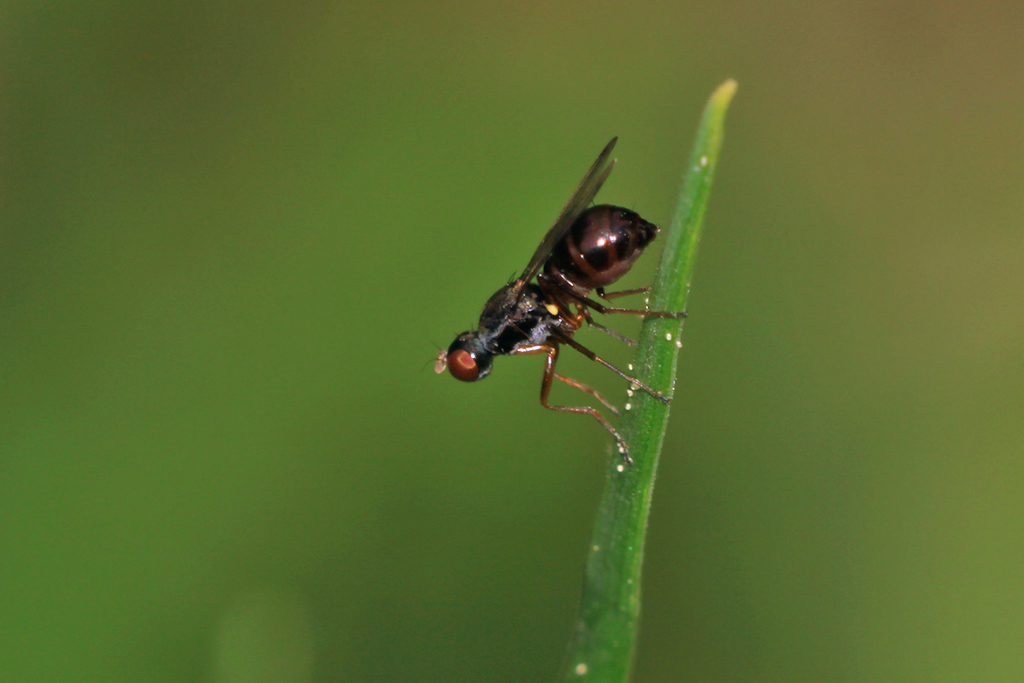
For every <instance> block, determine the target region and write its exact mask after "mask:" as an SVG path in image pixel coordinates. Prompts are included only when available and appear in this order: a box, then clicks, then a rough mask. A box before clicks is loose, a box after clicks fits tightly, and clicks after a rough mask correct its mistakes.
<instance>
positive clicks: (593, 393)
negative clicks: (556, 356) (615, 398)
mask: <svg viewBox="0 0 1024 683" xmlns="http://www.w3.org/2000/svg"><path fill="white" fill-rule="evenodd" d="M555 379H560V380H562V381H563V382H565V383H566V384H568V385H569V386H570V387H576V388H577V389H579V390H580V391H582V392H584V393H587V394H590V395H591V396H593V397H594V398H596V399H597V400H598V401H600V402H601V405H603V406H604V407H605V408H607V409H608V410H610V411H611V413H612V415H615V416H616V417H618V416H619V409H618V408H616V407H615V406H613V405H612V404H611V403H609V402H608V401H606V400H605V398H604V396H602V395H601V394H599V393H597V390H596V389H592V388H590V387H588V386H587V385H586V384H584V383H583V382H577V381H576V380H574V379H572V378H571V377H566V376H565V375H559V374H558V373H557V372H556V373H555Z"/></svg>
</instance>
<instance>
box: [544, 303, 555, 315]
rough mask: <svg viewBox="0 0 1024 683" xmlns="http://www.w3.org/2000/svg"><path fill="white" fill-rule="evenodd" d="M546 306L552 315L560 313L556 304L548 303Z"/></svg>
mask: <svg viewBox="0 0 1024 683" xmlns="http://www.w3.org/2000/svg"><path fill="white" fill-rule="evenodd" d="M545 308H547V309H548V313H550V314H551V315H558V306H556V305H554V304H547V305H545Z"/></svg>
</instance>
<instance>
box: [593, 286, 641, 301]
mask: <svg viewBox="0 0 1024 683" xmlns="http://www.w3.org/2000/svg"><path fill="white" fill-rule="evenodd" d="M651 289H652V288H651V287H637V288H636V289H624V290H622V291H621V292H606V291H604V287H598V288H597V289H595V290H594V291H595V292H597V295H598V296H599V297H601V298H602V299H604V300H605V301H610V300H611V299H618V298H619V297H620V296H630V295H631V294H646V293H647V292H649V291H651Z"/></svg>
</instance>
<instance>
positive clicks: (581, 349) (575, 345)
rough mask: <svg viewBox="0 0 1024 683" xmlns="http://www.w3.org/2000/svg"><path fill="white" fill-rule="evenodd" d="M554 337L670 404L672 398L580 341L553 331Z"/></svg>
mask: <svg viewBox="0 0 1024 683" xmlns="http://www.w3.org/2000/svg"><path fill="white" fill-rule="evenodd" d="M552 336H554V337H555V338H556V339H558V341H559V342H561V343H563V344H568V345H569V346H571V347H572V348H574V349H576V350H577V351H579V352H580V353H582V354H583V355H584V356H586V357H587V358H589V359H590V360H592V361H594V362H595V363H600V364H601V365H603V366H605V367H606V368H608V369H609V370H611V371H612V372H614V373H615V374H616V375H618V376H619V377H621V378H622V379H624V380H626V381H627V382H629V383H630V384H635V385H636V386H637V387H639V388H640V389H643V390H644V391H645V392H647V393H648V394H650V395H651V396H653V397H654V398H656V399H658V400H659V401H661V402H662V403H668V402H670V401H671V400H672V399H671V398H670V397H668V396H665V395H664V394H663V393H661V392H660V391H657V390H655V389H652V388H650V387H649V386H647V385H646V384H644V383H643V382H641V381H640V380H638V379H637V378H636V377H632V376H630V375H627V374H626V373H624V372H623V371H622V370H619V369H618V368H617V367H615V366H614V365H612V364H611V363H609V362H608V361H606V360H605V359H604V358H601V357H600V356H598V355H597V354H596V353H594V352H593V351H591V350H590V349H588V348H587V347H586V346H583V344H580V343H579V342H578V341H576V340H575V339H573V338H572V337H569V336H567V335H566V334H564V333H562V332H559V331H557V330H554V331H553V334H552Z"/></svg>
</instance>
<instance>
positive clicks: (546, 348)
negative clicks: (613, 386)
mask: <svg viewBox="0 0 1024 683" xmlns="http://www.w3.org/2000/svg"><path fill="white" fill-rule="evenodd" d="M552 348H555V347H553V346H552V345H551V344H536V345H534V346H523V347H520V348H518V349H515V350H513V351H512V353H510V354H509V355H510V356H526V355H535V354H538V353H546V354H549V355H550V354H551V349H552ZM556 355H557V354H556ZM554 378H555V379H558V380H561V381H563V382H565V383H566V384H568V385H569V386H571V387H576V388H577V389H579V390H580V391H582V392H584V393H587V394H590V395H591V396H593V397H594V398H596V399H597V400H598V401H600V402H601V405H603V406H604V407H605V408H607V409H608V410H610V411H611V412H612V414H613V415H616V416H617V415H618V414H619V409H618V408H616V407H615V406H613V405H612V404H611V403H609V402H608V401H606V400H605V398H604V396H602V395H601V394H599V393H597V390H596V389H593V388H591V387H589V386H587V385H586V384H584V383H583V382H577V381H576V380H574V379H572V378H570V377H566V376H565V375H559V374H558V373H557V372H556V373H554Z"/></svg>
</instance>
